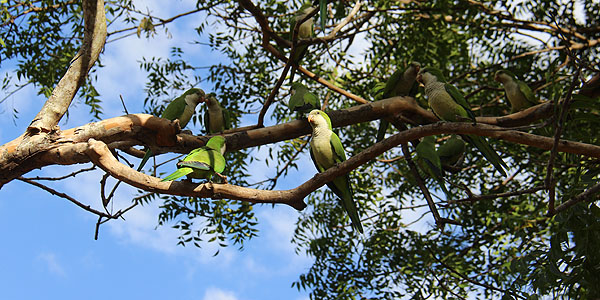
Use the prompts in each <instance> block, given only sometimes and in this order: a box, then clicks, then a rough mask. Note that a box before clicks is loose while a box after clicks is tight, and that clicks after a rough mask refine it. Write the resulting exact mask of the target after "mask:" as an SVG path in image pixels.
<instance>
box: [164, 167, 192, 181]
mask: <svg viewBox="0 0 600 300" xmlns="http://www.w3.org/2000/svg"><path fill="white" fill-rule="evenodd" d="M193 171H194V170H192V168H181V169H178V170H177V171H175V172H173V173H172V174H171V175H169V176H167V177H165V178H163V179H162V180H161V181H169V180H175V179H177V178H179V177H182V176H185V175H187V174H190V173H192V172H193Z"/></svg>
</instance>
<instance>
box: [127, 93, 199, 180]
mask: <svg viewBox="0 0 600 300" xmlns="http://www.w3.org/2000/svg"><path fill="white" fill-rule="evenodd" d="M205 96H206V95H205V94H204V91H203V90H201V89H197V88H191V89H189V90H187V91H186V92H185V93H183V95H181V96H179V97H177V98H175V100H173V101H171V103H169V105H167V107H165V109H164V110H163V112H162V114H161V115H160V117H161V118H163V119H167V120H170V121H174V120H175V119H177V120H179V126H180V127H181V128H184V127H185V126H186V125H187V124H188V123H189V122H190V119H191V118H192V115H193V114H194V112H195V110H196V106H197V105H198V103H200V102H202V101H203V100H204V97H205ZM151 156H152V151H151V150H150V149H146V153H145V154H144V157H143V158H142V161H141V162H140V165H139V166H138V168H137V170H138V172H139V171H141V170H142V168H143V167H144V165H145V164H146V162H148V159H150V157H151Z"/></svg>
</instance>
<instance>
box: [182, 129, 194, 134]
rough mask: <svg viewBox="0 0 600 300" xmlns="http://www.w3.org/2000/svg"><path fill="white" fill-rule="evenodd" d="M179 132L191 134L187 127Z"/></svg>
mask: <svg viewBox="0 0 600 300" xmlns="http://www.w3.org/2000/svg"><path fill="white" fill-rule="evenodd" d="M181 133H183V134H189V135H192V131H191V130H189V129H185V130H182V131H181Z"/></svg>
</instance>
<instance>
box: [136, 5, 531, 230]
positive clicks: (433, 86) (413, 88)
mask: <svg viewBox="0 0 600 300" xmlns="http://www.w3.org/2000/svg"><path fill="white" fill-rule="evenodd" d="M311 8H312V6H311V5H310V4H308V3H307V4H305V5H303V6H302V7H301V8H300V10H299V11H298V12H297V13H296V14H295V17H294V21H293V22H291V23H292V25H291V28H292V30H290V32H292V31H293V28H294V27H295V24H296V22H299V21H300V20H303V19H305V18H306V16H307V15H308V13H309V12H310V10H311ZM312 27H313V20H312V18H309V19H308V20H306V21H305V22H303V23H302V24H301V25H300V26H299V30H298V39H305V38H309V37H311V36H312V35H313V28H312ZM290 34H291V33H290ZM306 48H307V47H306V46H302V47H297V49H296V51H295V55H294V56H293V57H291V60H292V61H293V66H297V65H298V63H299V62H300V60H301V59H302V56H303V55H304V53H305V52H306ZM293 75H294V69H292V72H291V75H290V82H291V97H290V99H289V101H288V108H289V109H290V110H291V111H297V112H298V113H300V114H302V115H305V114H306V113H307V112H309V113H308V117H307V119H308V122H309V124H310V125H311V127H312V138H311V140H310V155H311V158H312V160H313V162H314V164H315V166H316V168H317V170H318V171H319V172H323V171H325V170H327V169H329V168H331V167H333V166H336V165H337V164H339V163H341V162H343V161H344V160H346V155H345V153H344V148H343V146H342V143H341V141H340V138H339V137H338V136H337V135H336V134H335V132H333V130H332V126H331V120H330V118H329V116H328V115H327V114H326V113H325V112H323V111H321V110H320V108H321V103H320V101H319V99H318V97H317V96H316V95H314V94H313V93H311V92H310V91H309V90H308V88H307V87H306V86H305V85H303V84H302V83H300V82H292V80H293ZM494 79H495V80H496V81H498V82H500V83H502V84H503V86H504V90H505V92H506V98H507V99H508V101H509V102H510V104H511V107H512V110H511V111H512V112H517V111H520V110H523V109H526V108H528V107H530V106H532V105H535V104H537V103H538V100H537V99H536V98H535V96H534V95H533V92H532V91H531V89H530V88H529V87H528V86H527V84H525V83H524V82H522V81H520V80H518V79H517V78H516V76H515V75H514V74H512V73H511V72H509V71H506V70H500V71H498V72H496V74H495V78H494ZM419 83H421V84H423V86H424V88H425V89H424V93H425V95H426V96H427V98H428V104H429V107H430V108H431V109H432V110H433V112H434V114H435V115H436V116H437V117H438V118H439V119H440V120H443V121H451V122H473V123H474V122H475V115H474V114H473V112H472V111H471V109H470V108H469V104H468V102H467V101H466V99H465V98H464V97H463V95H462V94H461V93H460V92H459V91H458V89H457V88H456V87H455V86H453V85H452V84H449V83H446V82H445V79H444V76H443V75H442V73H441V71H440V70H438V69H435V68H431V67H427V68H421V65H420V64H419V63H418V62H412V63H411V64H409V66H408V68H407V69H406V70H403V71H402V70H398V71H396V72H395V73H393V74H392V75H391V77H390V78H389V79H388V81H387V82H386V85H385V88H384V90H383V98H389V97H394V96H411V97H414V96H415V95H416V94H417V90H418V87H419ZM202 102H203V103H206V105H207V110H206V113H205V115H204V124H205V126H206V131H207V132H208V134H218V133H222V132H223V131H225V130H226V129H228V128H229V118H228V114H227V111H226V110H224V109H223V108H222V107H221V105H220V104H219V102H218V101H217V100H216V98H215V95H214V94H208V95H206V94H205V93H204V92H203V91H202V90H200V89H197V88H192V89H190V90H188V91H187V92H185V93H184V94H183V95H181V96H180V97H178V98H176V99H175V100H173V101H172V102H171V103H170V104H169V105H168V106H167V107H166V108H165V110H164V111H163V113H162V115H161V117H162V118H165V119H168V120H172V121H173V120H175V119H177V120H179V124H180V125H181V128H183V127H185V125H186V124H187V123H188V122H189V120H190V119H191V117H192V115H193V113H194V111H195V108H196V106H197V105H198V104H199V103H202ZM387 127H388V122H387V121H385V120H381V123H380V127H379V130H378V134H377V141H381V140H382V139H383V138H384V136H385V132H386V130H387ZM465 141H466V142H468V143H469V144H471V145H473V146H474V147H476V148H477V149H478V150H479V152H481V154H482V155H483V156H484V157H485V158H486V159H487V160H488V161H489V162H490V163H491V164H492V165H493V166H494V168H495V169H496V170H497V171H498V172H500V173H501V174H502V175H504V176H506V172H505V169H507V168H508V166H507V165H506V164H505V163H504V161H503V160H502V158H500V156H499V155H498V154H497V153H496V152H495V151H494V150H493V149H492V148H491V147H490V145H489V144H488V143H487V142H486V140H485V138H483V137H480V136H476V135H461V136H460V137H456V136H453V137H451V138H450V139H448V140H447V141H446V142H445V143H444V144H442V145H441V146H440V147H438V149H437V151H436V149H435V139H434V137H432V136H429V137H425V138H423V139H422V141H421V142H420V143H419V144H418V145H417V147H416V153H417V159H418V162H419V166H420V167H421V169H423V171H425V172H426V173H427V174H428V175H429V176H431V177H432V178H433V179H435V180H436V181H437V182H438V183H439V185H440V187H441V189H442V190H443V191H444V193H446V195H447V196H448V197H449V195H450V193H449V192H448V190H447V189H446V187H445V184H444V180H443V178H442V176H443V169H444V168H445V167H447V166H454V165H455V164H457V162H458V161H459V160H460V159H461V157H462V156H463V153H464V150H465ZM225 149H226V143H225V138H223V136H221V135H216V136H213V137H212V138H211V139H210V140H209V141H208V142H207V143H206V145H205V146H203V147H200V148H197V149H194V150H192V151H191V152H190V153H189V154H188V155H187V156H186V157H185V158H184V159H183V160H182V161H180V162H178V163H177V168H178V169H177V171H175V172H174V173H172V174H170V175H168V176H167V177H165V178H164V179H162V181H169V180H175V179H178V178H180V177H182V176H185V175H187V177H188V178H196V179H207V180H212V179H213V177H214V176H215V175H216V176H218V177H219V178H218V179H219V182H223V181H224V182H226V177H225V176H223V175H221V174H220V173H221V172H223V170H224V169H225V158H224V157H223V154H224V153H225ZM151 155H152V152H151V151H150V150H149V149H147V150H146V155H145V156H144V158H143V159H142V162H141V163H140V165H139V167H138V171H139V170H141V168H142V167H143V166H144V164H145V163H146V161H147V160H148V158H149V157H150V156H151ZM327 186H328V187H329V188H330V189H331V190H332V191H333V192H334V193H335V194H336V195H337V196H338V197H339V198H340V199H341V201H340V203H341V205H342V206H343V208H344V209H345V210H346V212H347V213H348V215H349V217H350V220H351V223H352V226H353V227H354V228H355V229H356V230H358V231H359V232H361V233H362V232H363V228H362V225H361V222H360V217H359V215H358V210H357V207H356V203H355V202H354V200H353V193H352V189H351V186H350V182H349V176H348V175H347V174H346V175H343V176H339V177H337V178H335V179H334V180H333V181H331V182H329V183H327Z"/></svg>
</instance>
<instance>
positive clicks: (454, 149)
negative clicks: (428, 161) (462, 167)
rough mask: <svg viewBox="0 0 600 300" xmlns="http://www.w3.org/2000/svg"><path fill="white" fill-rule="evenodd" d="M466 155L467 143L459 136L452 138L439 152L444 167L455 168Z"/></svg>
mask: <svg viewBox="0 0 600 300" xmlns="http://www.w3.org/2000/svg"><path fill="white" fill-rule="evenodd" d="M464 153H465V142H464V141H463V140H462V139H461V138H460V137H458V136H452V137H451V138H450V139H448V140H447V141H446V142H445V143H443V144H442V145H441V146H440V147H439V148H438V150H437V154H438V156H439V158H440V161H441V163H442V167H453V166H455V165H456V163H457V162H458V161H459V160H460V159H461V158H462V157H463V155H464Z"/></svg>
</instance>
